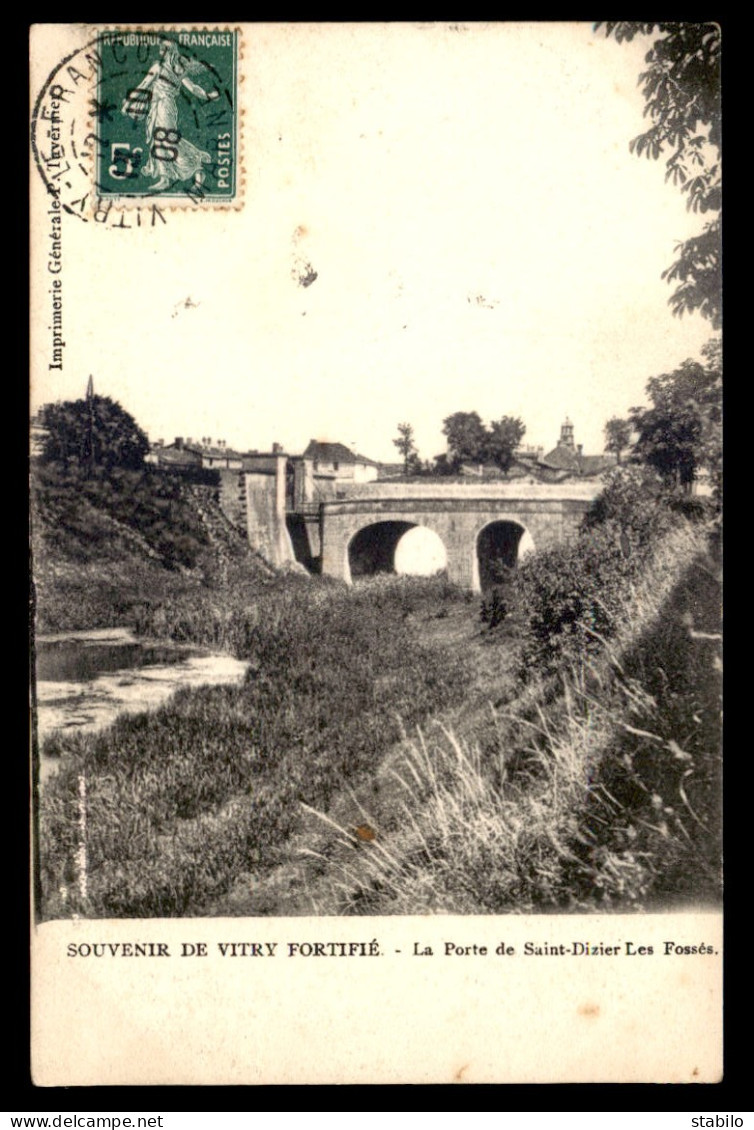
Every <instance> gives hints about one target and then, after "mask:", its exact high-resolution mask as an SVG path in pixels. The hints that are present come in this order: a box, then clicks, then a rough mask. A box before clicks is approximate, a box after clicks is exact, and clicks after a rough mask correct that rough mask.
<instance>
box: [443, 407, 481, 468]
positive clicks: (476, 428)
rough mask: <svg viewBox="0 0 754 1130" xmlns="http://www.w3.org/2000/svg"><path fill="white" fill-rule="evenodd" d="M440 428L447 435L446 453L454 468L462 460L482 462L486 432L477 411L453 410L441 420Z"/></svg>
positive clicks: (462, 461)
mask: <svg viewBox="0 0 754 1130" xmlns="http://www.w3.org/2000/svg"><path fill="white" fill-rule="evenodd" d="M442 430H443V433H444V434H445V435H446V436H447V437H448V453H449V455H450V461H451V463H452V464H453V465H454V468H458V466H460V464H461V463H464V462H471V463H483V462H484V460H485V458H486V456H487V443H488V433H487V429H486V428H485V426H484V424H483V423H482V420H481V417H480V415H479V413H478V412H454V413H453V415H452V416H447V417H446V418H445V419H444V420H443V424H442Z"/></svg>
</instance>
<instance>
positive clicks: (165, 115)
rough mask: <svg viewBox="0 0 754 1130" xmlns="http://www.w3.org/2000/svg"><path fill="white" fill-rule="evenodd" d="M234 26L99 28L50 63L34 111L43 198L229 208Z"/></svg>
mask: <svg viewBox="0 0 754 1130" xmlns="http://www.w3.org/2000/svg"><path fill="white" fill-rule="evenodd" d="M240 39H241V35H240V31H239V29H237V28H175V27H173V28H169V29H164V28H152V29H142V28H136V29H132V28H113V29H109V30H99V31H98V32H97V34H96V35H94V36H92V37H90V38H89V40H88V42H87V43H86V44H85V45H82V47H81V48H80V49H79V51H77V52H74V53H73V54H71V55H68V56H67V57H66V58H64V59H62V60H61V61H60V63H59V64H58V65H57V66H56V67H55V68H53V71H52V72H51V73H50V75H49V76H48V78H47V81H46V82H45V84H44V87H43V88H42V90H41V91H40V93H39V96H38V98H37V100H36V104H35V107H34V112H33V117H32V150H33V153H34V156H35V160H36V164H37V168H38V169H39V172H40V174H41V176H42V179H43V180H44V182H45V184H46V186H47V188H48V191H49V192H50V193H51V195H53V196H55V197H57V198H58V199H59V200H60V204H61V206H62V208H63V209H64V210H65V211H67V212H70V213H73V214H74V215H78V216H79V218H80V219H83V220H86V219H91V218H92V214H93V213H94V215H95V216H96V214H97V213H98V212H99V213H100V214H106V213H107V212H109V210H110V208H111V207H113V206H116V207H117V209H118V210H121V209H122V208H123V207H124V206H125V207H129V206H130V207H133V206H134V205H136V206H140V207H141V206H147V207H148V206H149V205H150V204H151V205H152V208H153V210H154V209H162V208H165V207H176V206H178V207H190V208H195V207H197V206H199V205H203V204H209V205H212V206H215V207H216V206H218V205H220V206H223V205H225V206H230V207H234V206H235V207H237V206H238V203H239V201H240V196H241V187H242V179H243V178H242V168H241V154H240V151H239V147H240V138H241V130H240V128H239V118H240V113H241V111H240V108H239V97H238V85H239V58H240V54H241V42H240Z"/></svg>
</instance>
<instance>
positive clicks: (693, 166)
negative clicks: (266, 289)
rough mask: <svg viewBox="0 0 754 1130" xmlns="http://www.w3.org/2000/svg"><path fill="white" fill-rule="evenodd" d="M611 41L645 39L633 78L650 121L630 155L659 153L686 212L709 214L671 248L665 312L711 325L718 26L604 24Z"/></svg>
mask: <svg viewBox="0 0 754 1130" xmlns="http://www.w3.org/2000/svg"><path fill="white" fill-rule="evenodd" d="M601 27H602V28H604V30H605V34H606V35H607V36H613V37H614V39H615V40H616V41H617V42H618V43H623V42H631V40H633V39H634V38H635V36H637V35H644V36H653V37H654V39H653V42H652V46H651V48H650V49H649V51H648V52H647V54H646V55H645V62H646V64H647V69H646V70H645V71H642V73H641V74H640V75H639V85H640V87H641V89H642V93H643V95H644V100H645V109H644V115H645V117H647V118H649V120H650V122H651V125H650V128H649V129H648V130H646V131H645V132H644V133H642V134H639V135H638V137H635V138H634V139H633V140H632V141H631V143H630V149H631V152H632V153H636V154H637V156H640V157H641V156H645V157H648V158H650V159H652V160H657V159H658V158H659V157H660V156H662V155H666V154H668V156H667V157H666V169H667V172H666V175H665V176H666V180H672V182H673V184H675V185H677V186H678V187H679V188H680V189H681V191H682V192H684V193H685V194H686V199H687V206H688V208H689V209H690V210H691V211H693V212H698V213H700V214H705V215H711V216H712V218H711V219H709V220H708V221H707V222H706V223H705V225H704V228H703V230H702V231H701V232H700V233H699V234H698V235H695V236H692V237H691V238H690V239H687V240H686V241H685V242H683V243H679V244H678V245H677V246H676V258H675V262H673V263H672V264H671V266H670V267H668V268H667V270H665V271H664V272H663V276H662V277H663V278H664V279H666V280H667V281H668V282H670V283H676V284H677V286H676V289H675V291H674V292H673V295H672V297H671V298H670V305H671V307H672V310H673V313H674V314H677V315H679V316H680V315H682V314H684V313H691V312H692V311H695V310H698V311H699V313H700V314H702V315H703V316H704V317H705V318H708V319H709V320H710V321H711V322H712V325H713V327H714V328H715V329H719V328H720V326H721V324H722V294H721V227H720V208H721V204H722V183H721V169H720V157H721V143H722V134H721V114H720V39H721V35H720V27H719V26H718V25H717V24H712V23H640V22H634V21H624V20H617V21H610V20H608V21H606V22H604V23H597V24H596V25H595V30H596V29H598V28H601Z"/></svg>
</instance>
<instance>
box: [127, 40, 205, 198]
mask: <svg viewBox="0 0 754 1130" xmlns="http://www.w3.org/2000/svg"><path fill="white" fill-rule="evenodd" d="M206 70H207V68H206V67H205V66H204V64H203V63H200V62H199V61H198V60H195V59H187V58H186V57H185V56H183V55H181V53H180V51H179V50H178V47H177V45H176V44H175V43H174V42H173V41H172V40H171V39H165V40H163V41H162V43H161V44H160V58H159V59H158V60H157V62H155V63H153V64H152V66H151V67H150V68H149V71H148V72H147V74H146V75H145V76H144V78H143V79H142V81H141V82H140V83H139V85H138V86H137V87H136V88H135V89H134V90H132V91H131V92H130V94H129V95H128V97H127V98H126V99H125V100H124V102H123V105H122V107H121V112H122V113H124V114H126V115H127V116H128V117H130V118H134V119H135V120H137V121H140V120H141V119H143V117H144V114H145V112H146V118H147V121H146V135H147V137H146V140H147V153H148V157H147V160H146V162H145V164H144V165H143V167H142V170H141V171H142V173H143V175H144V176H146V177H157V182H156V184H155V185H154V186H153V189H154V191H155V192H160V191H162V189H165V188H169V187H170V185H171V184H174V183H175V181H185V180H189V179H190V178H191V177H193V181H194V184H195V185H197V186H198V185H201V184H202V183H203V182H204V175H205V174H204V169H203V168H202V166H203V165H209V164H210V162H211V161H212V158H211V157H210V155H209V153H207V152H206V151H205V150H204V149H198V148H197V146H196V145H193V144H192V143H191V142H190V141H187V139H186V138H185V137H183V136H182V134H181V131H180V129H179V128H178V98H179V97H180V94H181V89H182V88H183V89H184V90H187V91H189V93H191V94H193V95H194V97H195V98H198V99H199V101H201V102H213V101H214V100H215V99H216V98H219V94H218V92H217V90H211V91H209V93H208V92H207V91H205V90H204V89H203V88H202V87H201V86H199V84H198V83H196V82H194V81H193V79H191V78H189V74H193V75H196V74H200V73H201V72H202V71H206Z"/></svg>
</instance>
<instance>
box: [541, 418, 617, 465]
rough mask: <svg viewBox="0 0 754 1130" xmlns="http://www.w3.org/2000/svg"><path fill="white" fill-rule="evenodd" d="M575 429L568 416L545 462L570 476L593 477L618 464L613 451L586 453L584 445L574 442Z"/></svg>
mask: <svg viewBox="0 0 754 1130" xmlns="http://www.w3.org/2000/svg"><path fill="white" fill-rule="evenodd" d="M573 430H574V429H573V424H572V423H571V421H570V420H569V419H568V417H567V416H566V418H565V422H564V423H563V424H562V425H561V428H560V439H559V440H558V442H557V445H556V446H555V447H554V448H553V449H552V451H548V453H547V455H545V457H544V460H543V462H544V463H546V464H547V466H548V467H554V468H556V469H557V470H559V471H566V472H568V474H569V476H570V475H578V477H579V478H583V479H592V478H598V477H599V476H600V475H602V474H604V473H605V471H609V470H610V468H611V467H615V466H616V464H617V458H616V456H615V455H613V454H612V453H609V452H605V454H603V455H584V449H583V445H582V444H580V443H575V442H574V435H573Z"/></svg>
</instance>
